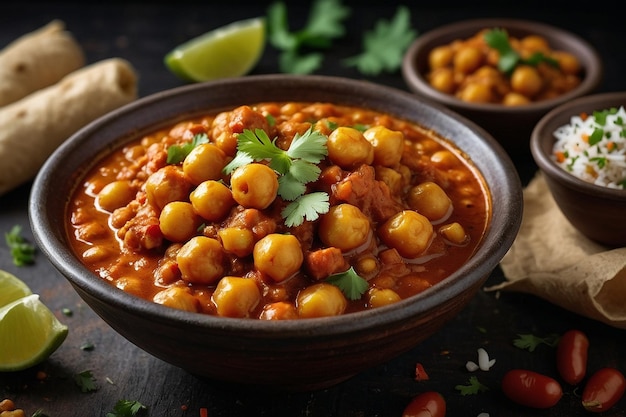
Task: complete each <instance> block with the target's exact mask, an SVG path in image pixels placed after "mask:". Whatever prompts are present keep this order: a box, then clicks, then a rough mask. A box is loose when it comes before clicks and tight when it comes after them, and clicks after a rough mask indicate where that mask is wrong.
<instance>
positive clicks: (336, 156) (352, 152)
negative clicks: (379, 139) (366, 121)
mask: <svg viewBox="0 0 626 417" xmlns="http://www.w3.org/2000/svg"><path fill="white" fill-rule="evenodd" d="M326 145H327V148H328V158H329V159H330V160H331V161H332V162H333V163H335V164H337V165H339V166H340V167H342V168H344V169H352V168H355V167H357V166H359V165H361V164H367V165H371V163H372V162H373V161H374V147H373V146H372V144H371V143H370V142H369V141H368V140H367V139H365V137H364V136H363V134H362V133H361V132H359V131H358V130H356V129H354V128H351V127H345V126H342V127H338V128H337V129H335V130H333V131H332V133H331V134H330V135H329V136H328V142H327V144H326Z"/></svg>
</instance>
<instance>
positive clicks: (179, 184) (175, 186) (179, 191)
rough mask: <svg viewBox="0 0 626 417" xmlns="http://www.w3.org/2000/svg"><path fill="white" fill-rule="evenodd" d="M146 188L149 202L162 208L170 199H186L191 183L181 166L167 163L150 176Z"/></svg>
mask: <svg viewBox="0 0 626 417" xmlns="http://www.w3.org/2000/svg"><path fill="white" fill-rule="evenodd" d="M145 189H146V198H147V200H148V202H149V203H150V204H151V205H153V206H155V207H157V208H158V209H162V208H163V207H165V205H166V204H167V203H169V202H170V201H186V200H187V198H188V196H189V191H190V190H191V184H190V183H189V182H188V181H187V180H186V179H185V176H184V174H183V172H182V170H181V169H180V168H178V167H176V166H174V165H166V166H164V167H163V168H161V169H159V170H158V171H156V172H155V173H153V174H152V175H150V176H149V177H148V179H147V180H146V183H145Z"/></svg>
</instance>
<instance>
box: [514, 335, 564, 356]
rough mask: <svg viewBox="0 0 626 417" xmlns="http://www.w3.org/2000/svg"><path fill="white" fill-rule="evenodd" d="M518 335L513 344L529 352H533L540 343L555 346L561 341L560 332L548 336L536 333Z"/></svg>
mask: <svg viewBox="0 0 626 417" xmlns="http://www.w3.org/2000/svg"><path fill="white" fill-rule="evenodd" d="M518 336H519V337H518V338H517V339H515V340H513V345H514V346H515V347H518V348H520V349H526V350H528V351H529V352H533V351H534V350H535V349H536V348H537V346H539V345H542V344H543V345H548V346H550V347H554V346H556V344H557V343H558V342H559V335H558V334H551V335H548V336H546V337H538V336H535V335H534V334H518Z"/></svg>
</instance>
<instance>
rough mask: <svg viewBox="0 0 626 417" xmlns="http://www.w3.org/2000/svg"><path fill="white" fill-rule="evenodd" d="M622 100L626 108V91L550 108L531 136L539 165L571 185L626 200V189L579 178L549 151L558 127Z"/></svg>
mask: <svg viewBox="0 0 626 417" xmlns="http://www.w3.org/2000/svg"><path fill="white" fill-rule="evenodd" d="M618 103H621V105H622V106H624V107H625V108H626V91H614V92H607V93H599V94H593V95H589V96H584V97H580V98H577V99H574V100H571V101H569V102H567V103H564V104H562V105H560V106H558V107H556V108H554V109H553V110H551V111H550V112H548V113H547V114H546V115H545V116H543V117H542V118H541V119H540V120H539V122H538V123H537V125H536V126H535V128H534V129H533V131H532V133H531V136H530V151H531V154H532V156H533V159H534V160H535V163H536V164H537V166H538V167H539V168H540V169H541V170H542V171H543V172H544V173H545V174H546V175H549V176H550V177H551V178H553V179H554V180H556V181H558V182H559V183H560V184H562V185H564V186H566V187H568V188H571V189H575V190H577V191H579V192H582V193H585V194H588V195H593V196H600V197H602V198H606V199H612V200H621V201H624V200H626V190H620V189H616V188H609V187H604V186H602V185H597V184H593V183H590V182H587V181H585V180H583V179H581V178H578V177H576V176H575V175H573V174H570V173H568V172H567V171H565V170H564V169H563V168H561V167H560V166H558V165H557V164H556V162H555V161H554V160H553V159H552V155H551V154H548V153H546V152H545V151H546V148H545V141H550V143H551V144H554V142H555V141H556V138H555V137H554V136H553V132H554V131H555V129H556V128H558V127H560V126H563V125H566V124H568V123H569V122H570V119H571V117H573V116H577V115H578V114H580V113H581V112H582V111H585V112H587V113H588V114H591V113H592V112H593V111H594V110H605V109H607V108H611V107H618V106H619V105H620V104H618ZM550 149H551V148H550Z"/></svg>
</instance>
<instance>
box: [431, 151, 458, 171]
mask: <svg viewBox="0 0 626 417" xmlns="http://www.w3.org/2000/svg"><path fill="white" fill-rule="evenodd" d="M430 162H432V163H433V164H435V166H436V167H437V168H439V169H442V170H447V169H450V168H454V167H455V166H456V165H457V164H458V163H459V161H458V159H457V158H456V156H454V154H453V153H452V152H450V151H448V150H445V151H437V152H435V153H433V154H432V155H431V156H430Z"/></svg>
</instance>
